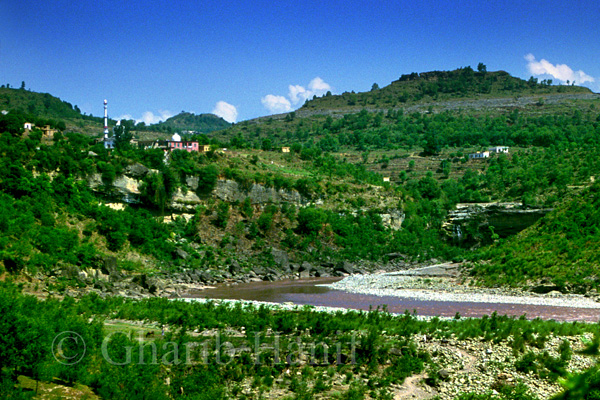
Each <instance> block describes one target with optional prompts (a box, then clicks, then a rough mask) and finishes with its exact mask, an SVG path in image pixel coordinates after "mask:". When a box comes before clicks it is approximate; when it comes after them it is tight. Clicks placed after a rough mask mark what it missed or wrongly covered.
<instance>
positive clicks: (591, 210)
mask: <svg viewBox="0 0 600 400" xmlns="http://www.w3.org/2000/svg"><path fill="white" fill-rule="evenodd" d="M479 257H480V258H482V259H483V260H484V261H483V262H480V263H477V264H476V265H475V267H474V269H473V274H474V275H475V276H476V277H477V278H478V279H480V280H481V281H482V282H483V283H485V284H487V285H494V286H495V285H513V286H522V285H538V284H550V283H551V284H553V285H555V286H556V289H558V290H561V291H575V292H580V293H585V292H586V291H587V290H588V289H590V288H594V289H597V288H598V287H600V184H598V183H595V184H594V185H592V186H591V187H589V188H586V189H584V190H582V191H581V192H578V193H576V194H574V195H573V196H569V199H568V200H566V201H564V202H563V203H562V204H561V205H560V206H559V207H557V209H556V210H555V211H554V212H552V213H550V214H549V215H547V216H546V217H544V218H542V219H541V220H540V221H538V223H537V224H536V225H534V226H532V227H531V228H529V229H527V230H525V231H523V232H521V233H520V234H518V235H517V236H515V237H513V238H510V239H507V240H506V241H503V242H500V243H498V244H496V245H494V246H492V247H490V248H489V249H487V250H485V251H483V252H481V254H480V255H479Z"/></svg>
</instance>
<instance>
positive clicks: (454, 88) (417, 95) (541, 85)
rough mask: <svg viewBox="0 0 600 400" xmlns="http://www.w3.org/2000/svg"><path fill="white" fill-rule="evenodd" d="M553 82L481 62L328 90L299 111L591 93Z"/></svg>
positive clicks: (391, 107)
mask: <svg viewBox="0 0 600 400" xmlns="http://www.w3.org/2000/svg"><path fill="white" fill-rule="evenodd" d="M575 84H576V82H573V85H553V82H552V80H542V81H538V79H537V78H534V77H531V78H530V79H529V80H523V79H520V78H516V77H513V76H511V75H510V74H508V73H507V72H505V71H494V72H487V70H486V67H485V66H484V65H483V64H480V65H479V67H478V70H477V71H474V70H473V69H472V68H471V67H465V68H459V69H456V70H454V71H431V72H422V73H416V72H413V73H411V74H405V75H402V76H401V77H400V78H399V79H398V80H396V81H394V82H392V83H391V84H389V85H388V86H385V87H382V88H380V87H379V85H378V84H377V83H374V84H373V86H372V88H371V90H370V91H369V92H362V93H354V91H352V92H344V93H342V94H341V95H332V94H331V93H329V92H328V93H327V94H326V95H325V96H323V97H319V98H313V99H312V100H309V101H307V102H306V104H305V105H304V106H303V107H302V108H301V109H300V111H301V112H302V111H309V110H311V109H318V110H331V109H344V110H346V109H353V108H357V109H359V110H360V109H361V108H373V109H394V108H398V107H405V106H407V105H410V104H416V103H429V102H439V101H444V100H452V99H480V98H498V97H500V98H506V97H509V98H510V97H515V96H544V95H553V94H559V93H560V94H591V93H592V92H591V91H590V90H589V89H587V88H584V87H580V86H574V85H575Z"/></svg>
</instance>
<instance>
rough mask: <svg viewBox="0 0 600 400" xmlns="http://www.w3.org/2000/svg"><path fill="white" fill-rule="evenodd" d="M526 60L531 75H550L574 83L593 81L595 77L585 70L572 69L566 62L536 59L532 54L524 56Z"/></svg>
mask: <svg viewBox="0 0 600 400" xmlns="http://www.w3.org/2000/svg"><path fill="white" fill-rule="evenodd" d="M525 60H527V68H528V69H529V72H531V73H532V74H533V75H550V76H552V77H553V78H555V79H558V80H559V81H562V82H566V81H569V82H570V83H571V82H575V83H576V84H583V83H586V82H594V81H595V79H594V78H593V77H591V76H589V75H588V74H586V73H585V72H583V71H581V70H579V71H573V70H572V69H571V67H569V66H568V65H566V64H556V65H555V64H552V63H550V62H549V61H547V60H544V59H541V60H540V61H537V60H536V59H535V56H534V55H533V54H531V53H530V54H527V55H526V56H525Z"/></svg>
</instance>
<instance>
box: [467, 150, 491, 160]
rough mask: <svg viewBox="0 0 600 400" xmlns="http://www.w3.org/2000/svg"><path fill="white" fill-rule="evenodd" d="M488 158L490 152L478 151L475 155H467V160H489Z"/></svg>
mask: <svg viewBox="0 0 600 400" xmlns="http://www.w3.org/2000/svg"><path fill="white" fill-rule="evenodd" d="M489 157H490V152H489V151H478V152H477V153H471V154H469V158H474V159H478V158H489Z"/></svg>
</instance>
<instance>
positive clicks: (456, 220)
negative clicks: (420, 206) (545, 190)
mask: <svg viewBox="0 0 600 400" xmlns="http://www.w3.org/2000/svg"><path fill="white" fill-rule="evenodd" d="M550 211H552V209H550V208H542V209H527V208H523V206H522V204H521V203H459V204H457V205H456V209H454V210H451V211H450V212H449V213H448V216H447V218H446V221H444V223H443V225H442V229H443V231H444V232H445V233H446V235H447V236H448V237H449V238H452V239H453V240H458V241H479V240H481V239H482V238H484V237H486V236H491V234H492V233H495V234H497V235H498V236H499V237H507V236H510V235H514V234H516V233H518V232H520V231H522V230H523V229H525V228H527V227H529V226H531V225H533V224H534V223H536V222H537V220H538V219H540V218H542V217H543V216H544V215H546V214H547V213H549V212H550ZM490 228H491V229H490ZM492 230H493V232H492Z"/></svg>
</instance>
